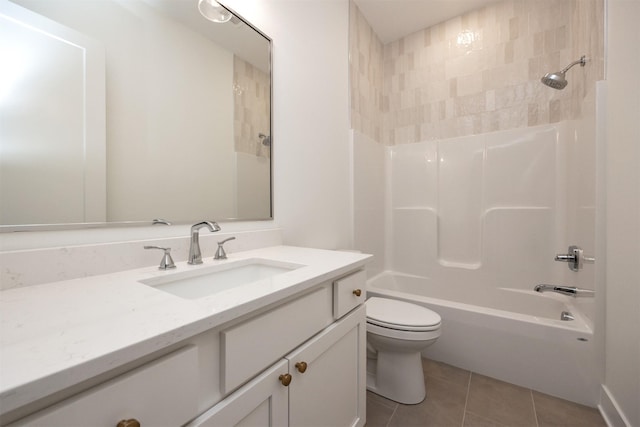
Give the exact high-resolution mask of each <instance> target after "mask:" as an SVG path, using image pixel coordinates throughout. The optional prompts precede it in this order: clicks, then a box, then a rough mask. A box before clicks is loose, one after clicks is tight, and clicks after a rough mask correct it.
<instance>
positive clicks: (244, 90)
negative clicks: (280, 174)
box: [233, 56, 271, 158]
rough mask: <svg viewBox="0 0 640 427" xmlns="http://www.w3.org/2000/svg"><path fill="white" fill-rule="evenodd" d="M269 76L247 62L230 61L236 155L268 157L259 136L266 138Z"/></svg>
mask: <svg viewBox="0 0 640 427" xmlns="http://www.w3.org/2000/svg"><path fill="white" fill-rule="evenodd" d="M270 87H271V86H270V80H269V75H268V74H267V73H265V72H264V71H261V70H260V69H258V68H256V67H254V66H253V65H251V64H249V63H248V62H246V61H244V60H242V59H240V58H238V57H237V56H234V58H233V105H234V113H233V125H234V126H233V127H234V129H233V130H234V140H235V141H234V142H235V149H236V151H237V152H241V153H247V154H252V155H254V156H257V157H267V158H268V157H270V156H271V146H266V145H264V144H262V139H261V138H259V137H258V135H259V134H261V133H262V134H264V135H270V134H271V130H270V117H271V116H270V102H271V101H270V99H271V89H270Z"/></svg>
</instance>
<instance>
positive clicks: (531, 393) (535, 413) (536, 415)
mask: <svg viewBox="0 0 640 427" xmlns="http://www.w3.org/2000/svg"><path fill="white" fill-rule="evenodd" d="M529 394H530V395H531V404H532V405H533V418H535V420H536V427H540V423H539V422H538V410H537V409H536V401H535V400H534V399H533V390H531V389H529Z"/></svg>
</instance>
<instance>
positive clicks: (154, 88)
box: [0, 0, 271, 231]
mask: <svg viewBox="0 0 640 427" xmlns="http://www.w3.org/2000/svg"><path fill="white" fill-rule="evenodd" d="M0 55H2V57H3V58H12V60H11V61H6V62H5V61H3V62H4V63H5V64H6V63H9V64H11V66H9V67H5V66H3V67H2V70H0V228H2V229H3V230H5V231H6V230H13V229H15V228H16V226H24V225H30V224H72V223H103V222H107V223H114V222H115V223H119V224H121V223H123V222H143V223H149V224H150V223H151V221H152V219H153V218H163V219H166V220H168V221H171V222H172V223H189V222H195V221H198V220H201V219H202V218H215V219H217V220H223V219H246V220H248V219H268V218H270V217H271V75H270V41H269V39H268V38H266V37H265V36H264V35H262V34H261V33H259V32H258V31H256V30H255V29H254V28H252V27H251V26H249V25H248V24H246V23H245V22H244V21H243V20H242V19H240V18H239V17H237V16H235V15H234V16H232V17H231V18H230V20H229V21H228V22H226V23H214V22H211V21H210V20H208V19H205V18H204V17H203V16H202V15H201V14H200V12H199V9H198V0H190V1H187V0H92V1H78V0H12V1H8V0H0ZM18 228H19V227H18Z"/></svg>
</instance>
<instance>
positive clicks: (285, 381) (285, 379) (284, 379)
mask: <svg viewBox="0 0 640 427" xmlns="http://www.w3.org/2000/svg"><path fill="white" fill-rule="evenodd" d="M278 379H279V380H280V382H281V383H282V385H283V386H285V387H286V386H288V385H289V384H291V374H282V375H280V376H279V377H278Z"/></svg>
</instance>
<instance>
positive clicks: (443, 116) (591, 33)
mask: <svg viewBox="0 0 640 427" xmlns="http://www.w3.org/2000/svg"><path fill="white" fill-rule="evenodd" d="M350 25H351V58H350V59H351V61H350V65H351V103H352V104H351V114H352V127H353V128H354V129H356V130H358V131H360V132H362V133H364V134H365V135H368V136H370V137H371V138H373V139H375V140H376V141H378V142H381V143H384V144H386V145H395V144H404V143H412V142H417V141H423V140H427V139H433V138H450V137H456V136H464V135H472V134H480V133H486V132H492V131H497V130H507V129H513V128H519V127H527V126H536V125H540V124H545V123H554V122H558V121H562V120H568V119H576V118H580V117H581V111H582V102H583V99H584V98H585V97H586V95H587V93H588V92H589V91H592V90H594V82H595V81H597V80H601V79H603V78H604V61H603V58H604V39H603V34H604V0H505V1H502V2H498V3H494V4H491V5H489V6H487V7H485V8H483V9H480V10H477V11H473V12H470V13H467V14H465V15H461V16H457V17H455V18H453V19H451V20H449V21H446V22H443V23H440V24H437V25H435V26H432V27H430V28H426V29H424V30H421V31H418V32H416V33H413V34H410V35H409V36H407V37H404V38H402V39H400V40H397V41H394V42H391V43H388V44H387V45H384V46H382V44H381V43H380V41H379V40H378V39H377V37H376V36H375V34H374V33H373V31H372V30H371V28H370V26H369V25H368V23H367V22H366V20H365V19H364V17H363V16H362V14H361V12H360V11H359V10H358V8H357V6H355V5H354V4H352V5H351V21H350ZM381 50H382V56H383V58H382V65H381V63H380V51H381ZM581 55H587V57H588V58H590V62H589V63H588V64H587V65H586V67H584V68H581V67H580V66H576V67H574V68H572V69H571V70H570V71H569V72H568V73H567V79H568V80H569V85H568V86H567V88H565V89H564V90H562V91H558V90H555V89H551V88H548V87H546V86H544V85H542V84H541V83H540V77H541V76H542V75H544V74H545V73H546V72H549V71H558V70H560V69H562V68H564V67H565V66H566V65H568V64H569V63H570V62H572V61H574V60H577V59H579V58H580V56H581ZM380 82H382V91H380V86H379V85H380ZM380 118H382V125H381V126H380Z"/></svg>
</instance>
